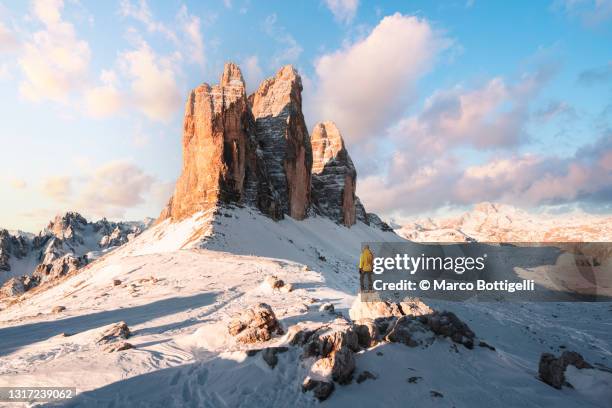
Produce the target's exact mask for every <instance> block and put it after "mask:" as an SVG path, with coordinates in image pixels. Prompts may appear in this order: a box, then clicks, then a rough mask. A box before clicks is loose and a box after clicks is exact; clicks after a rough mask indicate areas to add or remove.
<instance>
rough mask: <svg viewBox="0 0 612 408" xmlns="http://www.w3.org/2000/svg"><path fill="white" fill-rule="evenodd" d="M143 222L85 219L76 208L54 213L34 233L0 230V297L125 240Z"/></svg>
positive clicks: (81, 263) (68, 269) (67, 269)
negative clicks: (49, 219)
mask: <svg viewBox="0 0 612 408" xmlns="http://www.w3.org/2000/svg"><path fill="white" fill-rule="evenodd" d="M147 226H148V224H147V222H144V223H137V222H112V221H108V220H107V219H102V220H99V221H96V222H89V221H87V220H86V219H85V218H84V217H83V216H81V215H80V214H79V213H76V212H67V213H65V214H64V215H58V216H56V217H55V218H54V219H53V220H51V221H50V222H49V224H48V225H47V226H46V227H45V228H44V229H43V230H42V231H41V232H40V233H39V234H38V235H32V236H29V235H27V234H19V235H13V234H11V233H10V232H8V231H7V230H0V284H1V286H0V297H3V296H15V295H20V294H22V293H23V292H25V291H27V290H29V289H31V288H33V287H35V286H38V285H39V284H40V283H43V282H45V281H49V280H53V279H56V278H58V277H60V276H63V275H65V274H67V273H69V272H71V271H73V270H76V269H78V268H80V267H82V266H84V265H86V264H87V263H89V262H90V261H92V260H94V259H96V258H97V257H98V256H99V255H100V253H101V252H106V251H109V250H111V249H113V248H115V247H118V246H120V245H123V244H125V243H126V242H128V241H130V240H131V239H133V238H134V237H136V236H137V235H139V234H140V233H141V232H142V231H143V230H144V229H146V227H147Z"/></svg>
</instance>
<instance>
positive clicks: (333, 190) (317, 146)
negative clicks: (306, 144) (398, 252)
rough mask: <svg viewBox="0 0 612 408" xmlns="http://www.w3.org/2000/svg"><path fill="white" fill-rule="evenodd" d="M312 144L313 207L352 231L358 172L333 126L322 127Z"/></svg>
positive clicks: (315, 129)
mask: <svg viewBox="0 0 612 408" xmlns="http://www.w3.org/2000/svg"><path fill="white" fill-rule="evenodd" d="M311 143H312V153H313V166H312V197H313V203H314V204H315V205H316V207H317V209H318V210H319V212H320V213H321V214H322V215H325V216H327V217H329V218H331V219H333V220H335V221H337V222H340V223H342V224H344V225H346V226H347V227H350V226H351V225H353V224H355V222H356V206H355V205H356V203H355V201H356V197H355V187H356V184H357V171H355V166H354V165H353V161H352V160H351V156H349V154H348V152H347V150H346V148H345V146H344V140H343V139H342V135H341V134H340V131H339V130H338V128H337V127H336V125H335V124H334V123H333V122H323V123H318V124H317V125H315V127H314V129H313V131H312V137H311Z"/></svg>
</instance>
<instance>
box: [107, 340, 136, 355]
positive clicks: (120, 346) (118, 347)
mask: <svg viewBox="0 0 612 408" xmlns="http://www.w3.org/2000/svg"><path fill="white" fill-rule="evenodd" d="M131 348H134V346H133V345H132V344H131V343H128V342H127V341H116V342H114V343H110V344H109V345H107V346H106V347H105V348H104V351H106V352H107V353H114V352H116V351H123V350H129V349H131Z"/></svg>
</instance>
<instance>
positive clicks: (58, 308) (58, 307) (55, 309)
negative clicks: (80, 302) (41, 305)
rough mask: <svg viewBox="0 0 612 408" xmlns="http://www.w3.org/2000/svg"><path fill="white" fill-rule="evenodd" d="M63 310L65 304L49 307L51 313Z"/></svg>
mask: <svg viewBox="0 0 612 408" xmlns="http://www.w3.org/2000/svg"><path fill="white" fill-rule="evenodd" d="M64 310H66V306H61V305H58V306H55V307H54V308H53V309H51V313H56V314H57V313H61V312H63V311H64Z"/></svg>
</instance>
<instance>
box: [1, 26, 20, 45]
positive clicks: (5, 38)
mask: <svg viewBox="0 0 612 408" xmlns="http://www.w3.org/2000/svg"><path fill="white" fill-rule="evenodd" d="M18 47H19V40H18V39H17V36H16V35H15V34H14V33H13V32H12V31H11V30H9V29H8V27H7V26H6V25H5V24H3V23H2V22H1V21H0V52H10V51H14V50H16V49H17V48H18Z"/></svg>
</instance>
